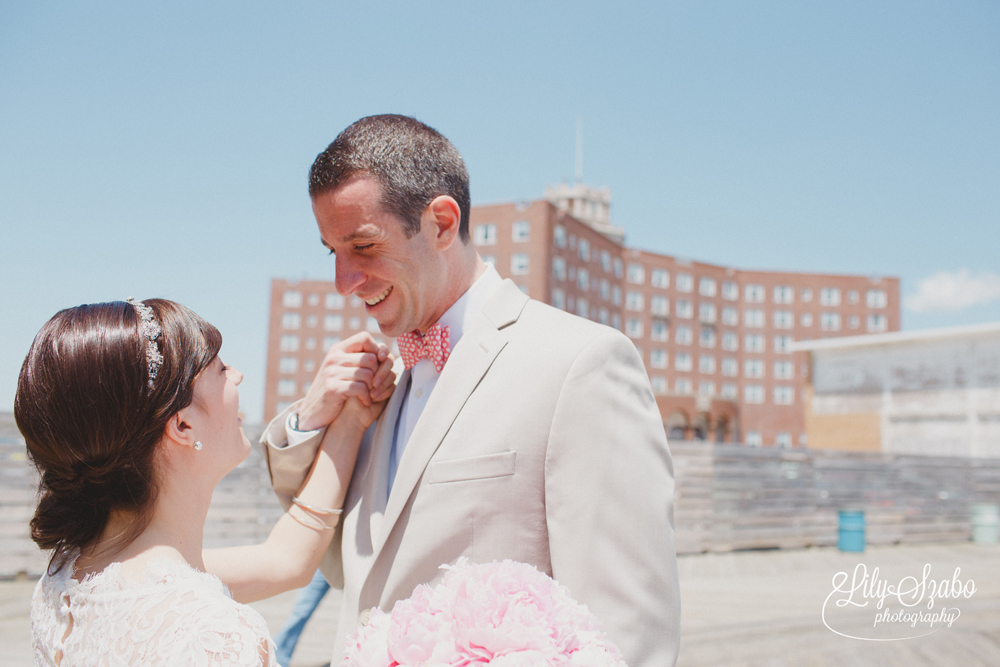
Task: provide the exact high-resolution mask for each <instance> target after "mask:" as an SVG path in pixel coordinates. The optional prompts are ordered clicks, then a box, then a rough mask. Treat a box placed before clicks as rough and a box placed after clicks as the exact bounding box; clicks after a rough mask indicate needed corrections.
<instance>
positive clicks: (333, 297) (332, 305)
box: [326, 292, 345, 310]
mask: <svg viewBox="0 0 1000 667" xmlns="http://www.w3.org/2000/svg"><path fill="white" fill-rule="evenodd" d="M344 302H345V299H344V297H343V296H341V295H340V294H337V293H336V292H330V293H329V294H327V295H326V307H327V309H328V310H343V309H344Z"/></svg>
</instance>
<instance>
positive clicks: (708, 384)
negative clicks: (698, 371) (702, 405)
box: [698, 380, 715, 396]
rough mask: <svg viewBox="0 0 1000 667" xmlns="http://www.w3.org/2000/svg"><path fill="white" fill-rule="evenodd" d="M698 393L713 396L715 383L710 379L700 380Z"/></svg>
mask: <svg viewBox="0 0 1000 667" xmlns="http://www.w3.org/2000/svg"><path fill="white" fill-rule="evenodd" d="M698 393H699V394H701V395H702V396H715V383H714V382H712V381H711V380H702V381H701V382H699V383H698Z"/></svg>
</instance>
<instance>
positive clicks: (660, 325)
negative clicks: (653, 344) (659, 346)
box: [649, 318, 670, 343]
mask: <svg viewBox="0 0 1000 667" xmlns="http://www.w3.org/2000/svg"><path fill="white" fill-rule="evenodd" d="M669 334H670V328H669V327H668V326H667V321H666V320H659V319H656V318H654V319H653V322H652V324H650V327H649V337H650V338H651V339H652V340H655V341H657V342H660V343H665V342H666V341H667V338H668V336H669Z"/></svg>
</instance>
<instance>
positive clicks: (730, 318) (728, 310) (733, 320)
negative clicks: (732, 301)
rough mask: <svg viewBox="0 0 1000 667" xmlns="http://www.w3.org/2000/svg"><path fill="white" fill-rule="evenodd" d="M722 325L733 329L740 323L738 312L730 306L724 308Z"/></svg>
mask: <svg viewBox="0 0 1000 667" xmlns="http://www.w3.org/2000/svg"><path fill="white" fill-rule="evenodd" d="M722 323H723V324H725V325H728V326H731V327H735V326H736V325H737V324H739V323H740V311H738V310H736V309H735V308H733V307H732V306H725V307H724V308H723V309H722Z"/></svg>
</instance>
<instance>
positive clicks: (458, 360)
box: [372, 280, 528, 557]
mask: <svg viewBox="0 0 1000 667" xmlns="http://www.w3.org/2000/svg"><path fill="white" fill-rule="evenodd" d="M527 302H528V297H527V296H525V295H524V294H523V293H522V292H521V290H520V289H518V288H517V286H516V285H515V284H514V283H513V282H511V281H510V280H505V281H503V283H501V284H500V286H499V287H498V288H497V289H496V291H495V292H494V293H493V294H492V295H491V296H490V299H489V300H488V301H487V303H486V305H485V306H484V307H483V310H482V311H481V312H480V313H479V314H478V315H477V316H476V318H475V320H474V323H473V325H472V326H470V327H469V330H468V331H466V332H465V333H463V334H462V338H461V340H460V341H459V342H458V344H457V345H456V346H455V349H454V350H453V351H452V353H451V356H450V357H449V358H448V363H447V364H446V365H445V367H444V370H442V371H441V377H440V378H439V379H438V381H437V384H436V385H435V387H434V391H433V392H432V393H431V396H430V398H429V399H428V401H427V405H426V406H425V407H424V411H423V413H422V414H421V415H420V418H419V419H418V420H417V423H416V425H415V426H414V428H413V433H412V434H411V435H410V440H409V442H408V443H407V444H406V449H405V450H404V451H403V457H402V459H401V460H400V462H399V468H398V469H397V471H396V479H395V481H394V482H393V486H392V491H393V492H392V494H391V496H390V497H389V501H388V505H387V506H386V511H385V516H384V519H383V520H382V526H381V530H380V531H379V532H377V533H375V532H373V533H372V534H373V535H376V536H377V538H376V540H377V541H376V544H375V556H376V557H378V554H379V552H380V551H381V549H382V547H383V546H384V545H385V542H386V540H387V539H388V536H389V534H390V533H391V532H392V529H393V527H394V526H395V524H396V521H397V520H398V519H399V515H400V513H401V512H402V511H403V508H404V507H405V506H406V503H407V501H408V500H409V498H410V496H411V495H412V493H413V490H414V489H415V488H416V486H417V483H418V482H419V480H420V478H421V476H422V475H423V474H424V469H425V468H426V467H427V463H428V462H429V461H430V459H431V457H432V456H433V455H434V452H436V451H437V448H438V446H439V445H440V444H441V441H442V440H443V439H444V437H445V435H447V433H448V430H449V429H450V428H451V425H452V423H453V422H454V421H455V418H456V417H458V414H459V413H460V412H461V411H462V407H463V406H464V405H465V403H466V401H468V399H469V396H471V395H472V392H473V391H475V389H476V387H477V386H478V385H479V382H480V380H482V378H483V376H484V375H485V374H486V371H488V370H489V368H490V366H491V365H492V364H493V360H494V359H496V357H497V355H498V354H500V351H501V350H502V349H503V348H504V346H505V345H506V344H507V339H508V332H506V331H505V330H504V329H505V328H506V327H507V325H509V324H510V323H512V322H514V321H516V320H517V317H518V315H520V313H521V310H522V309H523V308H524V305H525V304H526V303H527ZM400 385H402V378H400ZM397 413H398V409H397ZM389 438H390V445H391V438H392V434H391V431H389ZM386 467H388V459H387V460H386ZM385 488H387V485H385V486H383V487H382V489H383V494H384V489H385ZM383 497H384V495H383Z"/></svg>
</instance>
